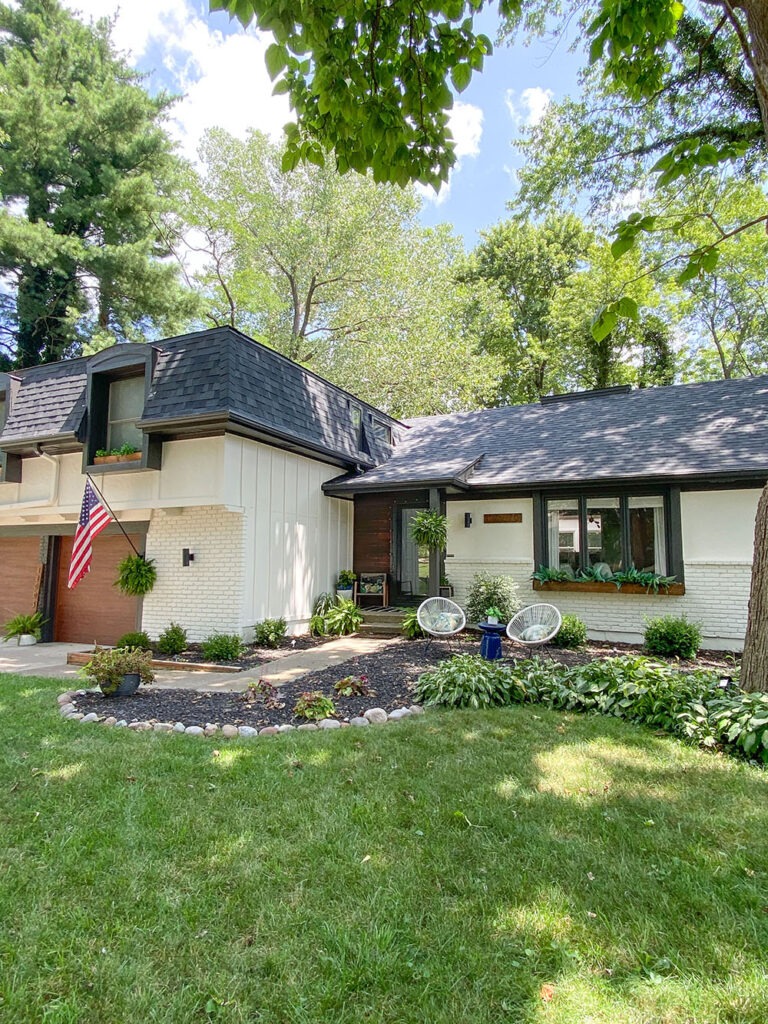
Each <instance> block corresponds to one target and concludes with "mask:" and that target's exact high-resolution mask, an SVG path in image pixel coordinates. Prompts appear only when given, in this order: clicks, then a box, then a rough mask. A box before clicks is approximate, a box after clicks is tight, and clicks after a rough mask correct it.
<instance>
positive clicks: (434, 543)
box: [411, 508, 448, 551]
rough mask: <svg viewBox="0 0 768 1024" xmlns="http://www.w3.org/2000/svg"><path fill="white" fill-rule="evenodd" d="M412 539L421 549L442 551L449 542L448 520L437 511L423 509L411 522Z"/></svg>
mask: <svg viewBox="0 0 768 1024" xmlns="http://www.w3.org/2000/svg"><path fill="white" fill-rule="evenodd" d="M411 537H412V538H413V540H414V541H415V543H416V544H418V545H419V547H427V548H430V550H434V549H437V550H438V551H442V550H443V548H444V547H445V545H446V543H447V540H448V520H447V519H446V517H445V516H444V515H443V514H442V513H441V512H438V511H437V510H436V509H431V508H425V509H422V510H421V512H417V513H416V515H415V516H414V517H413V519H412V520H411Z"/></svg>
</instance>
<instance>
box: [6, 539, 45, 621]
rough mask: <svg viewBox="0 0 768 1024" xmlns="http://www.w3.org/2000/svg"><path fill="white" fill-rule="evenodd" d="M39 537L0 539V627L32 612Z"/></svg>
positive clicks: (38, 561) (36, 577)
mask: <svg viewBox="0 0 768 1024" xmlns="http://www.w3.org/2000/svg"><path fill="white" fill-rule="evenodd" d="M41 569H42V566H41V565H40V538H39V537H0V625H2V624H3V623H4V622H7V621H8V620H9V619H12V618H13V617H14V615H31V614H32V612H34V611H36V607H35V597H36V595H35V591H36V589H37V580H38V573H39V572H40V570H41Z"/></svg>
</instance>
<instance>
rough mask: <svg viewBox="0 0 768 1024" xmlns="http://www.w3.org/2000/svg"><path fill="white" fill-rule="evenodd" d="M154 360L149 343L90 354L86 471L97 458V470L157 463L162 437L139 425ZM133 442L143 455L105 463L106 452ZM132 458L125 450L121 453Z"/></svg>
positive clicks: (122, 469) (147, 466)
mask: <svg viewBox="0 0 768 1024" xmlns="http://www.w3.org/2000/svg"><path fill="white" fill-rule="evenodd" d="M153 366H154V350H153V348H152V346H151V345H142V344H130V345H113V346H112V347H111V348H108V349H104V351H103V352H99V353H97V354H96V355H95V356H92V357H91V358H90V359H89V360H88V394H87V402H88V415H87V424H88V426H87V438H86V442H85V444H84V446H83V447H84V452H83V471H84V472H88V471H89V470H92V469H93V467H94V466H95V464H96V463H95V459H97V458H99V464H98V465H99V472H127V471H129V470H140V469H159V468H160V464H161V459H162V438H161V437H160V436H159V435H152V434H147V433H146V432H145V431H143V430H141V428H140V427H139V426H137V424H138V422H139V421H140V420H141V418H142V416H143V415H144V407H145V405H146V401H147V396H148V394H149V388H150V384H151V381H152V372H153ZM127 446H130V448H131V449H132V450H133V452H134V453H136V452H138V453H139V454H140V456H141V457H140V458H135V459H134V460H133V461H124V460H123V459H121V460H118V461H117V462H116V463H114V462H113V463H110V464H106V465H105V464H103V463H104V460H103V459H102V458H101V456H102V455H103V453H104V452H107V453H115V452H117V451H118V450H119V449H121V448H123V449H125V448H127ZM121 455H123V456H125V458H130V456H128V454H127V451H124V452H123V453H121Z"/></svg>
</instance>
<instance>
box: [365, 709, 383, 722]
mask: <svg viewBox="0 0 768 1024" xmlns="http://www.w3.org/2000/svg"><path fill="white" fill-rule="evenodd" d="M365 717H366V718H367V719H368V721H369V722H370V723H371V725H383V724H384V723H385V722H386V721H387V712H386V711H385V710H384V708H368V710H367V711H366V712H365Z"/></svg>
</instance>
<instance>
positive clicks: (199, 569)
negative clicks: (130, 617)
mask: <svg viewBox="0 0 768 1024" xmlns="http://www.w3.org/2000/svg"><path fill="white" fill-rule="evenodd" d="M173 511H174V512H175V510H173ZM243 524H244V517H243V515H241V514H239V513H237V512H227V511H225V510H224V509H223V508H221V507H220V506H216V505H209V506H202V507H198V508H186V509H182V510H181V514H173V513H169V512H167V511H165V510H162V509H159V510H155V511H154V512H153V513H152V518H151V520H150V524H149V532H148V533H147V548H146V551H147V557H148V558H154V559H155V565H156V568H157V582H156V583H155V586H154V587H153V589H152V592H151V593H150V594H147V596H146V597H145V598H144V603H143V610H142V629H144V630H146V632H147V633H149V635H150V637H152V638H155V637H157V636H158V634H159V633H161V632H162V631H163V630H164V629H165V628H166V627H167V626H168V625H169V624H170V622H171V621H173V622H178V623H179V624H180V625H182V626H183V627H184V628H185V629H186V630H187V634H188V637H189V639H190V640H193V641H199V640H202V639H204V638H205V637H206V636H208V635H210V634H211V633H214V632H220V633H243V631H244V627H246V626H248V625H251V623H244V622H241V621H240V617H241V608H242V593H243V578H244V567H243V559H244V538H243V528H244V527H243ZM182 548H189V549H190V550H191V551H193V552H194V555H195V560H194V562H193V563H192V564H191V565H190V566H188V567H186V568H185V567H183V566H182V564H181V552H182Z"/></svg>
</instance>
